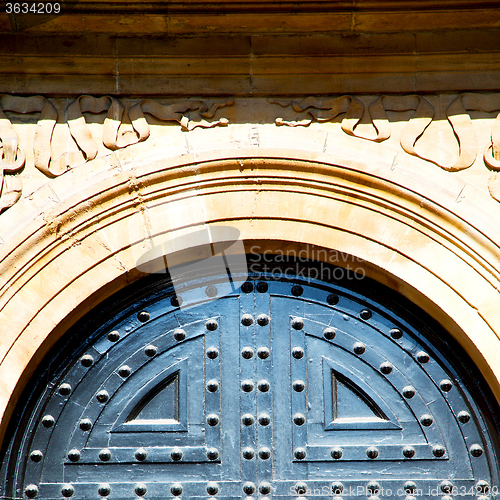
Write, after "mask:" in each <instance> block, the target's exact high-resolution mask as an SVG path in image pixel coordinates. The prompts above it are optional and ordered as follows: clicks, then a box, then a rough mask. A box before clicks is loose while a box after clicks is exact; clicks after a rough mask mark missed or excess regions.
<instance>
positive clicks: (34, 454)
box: [30, 450, 43, 463]
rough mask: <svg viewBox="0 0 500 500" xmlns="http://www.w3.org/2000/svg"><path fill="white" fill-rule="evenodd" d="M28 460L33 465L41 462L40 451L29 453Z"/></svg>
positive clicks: (41, 454)
mask: <svg viewBox="0 0 500 500" xmlns="http://www.w3.org/2000/svg"><path fill="white" fill-rule="evenodd" d="M30 459H31V461H32V462H35V463H38V462H41V461H42V459H43V453H42V452H41V451H40V450H33V451H32V452H31V453H30Z"/></svg>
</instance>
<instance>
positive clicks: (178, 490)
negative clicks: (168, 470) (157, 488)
mask: <svg viewBox="0 0 500 500" xmlns="http://www.w3.org/2000/svg"><path fill="white" fill-rule="evenodd" d="M170 493H172V495H174V497H178V496H179V495H182V484H179V483H174V484H173V485H172V486H170Z"/></svg>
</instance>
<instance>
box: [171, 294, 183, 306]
mask: <svg viewBox="0 0 500 500" xmlns="http://www.w3.org/2000/svg"><path fill="white" fill-rule="evenodd" d="M170 305H171V306H172V307H180V306H181V305H182V297H180V296H179V295H174V296H173V297H172V298H171V299H170Z"/></svg>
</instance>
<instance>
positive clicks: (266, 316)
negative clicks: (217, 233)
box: [2, 256, 499, 499]
mask: <svg viewBox="0 0 500 500" xmlns="http://www.w3.org/2000/svg"><path fill="white" fill-rule="evenodd" d="M266 262H268V263H269V262H270V260H269V256H267V258H266ZM272 266H273V267H272V268H271V269H269V266H268V267H267V269H266V270H263V271H262V272H259V271H258V269H257V268H256V266H255V265H254V266H252V268H251V269H252V271H253V272H252V273H250V276H249V280H248V281H246V282H245V283H244V284H243V285H242V286H241V288H238V289H237V290H236V291H234V292H233V293H232V294H229V295H227V296H225V297H220V298H219V297H217V285H218V283H219V282H222V280H223V279H226V278H227V276H224V277H220V276H211V277H210V278H207V277H204V278H200V277H199V276H197V277H193V278H192V279H189V277H186V280H185V283H183V284H182V285H181V286H176V289H175V290H176V293H174V292H173V289H172V287H171V286H170V283H169V282H168V281H167V280H165V279H152V280H151V279H150V280H146V281H139V282H137V283H136V284H134V285H133V286H132V287H129V288H127V289H125V290H124V291H122V292H120V293H119V294H118V296H116V297H114V298H113V299H112V300H110V301H109V300H108V301H107V302H106V303H105V305H103V306H101V307H100V308H98V309H97V310H93V311H92V312H90V313H89V314H88V315H87V316H86V317H85V318H84V319H83V320H82V321H80V322H79V323H78V324H77V325H76V326H75V327H73V328H72V329H71V330H70V331H69V332H68V334H67V335H65V336H64V337H63V339H62V341H61V342H60V343H59V347H58V348H57V349H53V351H52V352H57V353H58V354H57V355H55V356H54V355H53V354H51V355H50V357H49V358H48V359H47V360H46V362H45V363H44V364H43V366H42V367H41V369H40V370H39V371H38V373H37V376H36V378H35V379H34V380H35V381H34V382H33V384H32V385H31V387H30V388H29V390H28V391H26V392H25V394H24V397H23V399H22V407H21V408H20V409H19V412H18V415H17V416H18V418H17V419H14V420H15V424H13V427H11V431H12V436H13V437H12V439H11V442H10V447H9V449H8V451H7V455H6V460H5V461H4V467H3V471H2V476H3V478H2V481H3V489H4V492H5V493H4V495H5V496H7V497H24V498H26V497H27V498H35V497H36V498H40V499H41V498H43V499H54V498H62V497H66V498H70V497H73V498H82V499H92V498H95V499H98V498H101V497H106V498H107V497H109V498H110V499H115V498H116V499H118V498H138V497H146V498H148V499H160V498H165V497H167V498H172V497H183V498H187V497H189V498H207V497H216V498H245V497H277V498H281V497H285V498H290V497H293V496H299V495H302V496H307V495H314V496H319V497H324V498H330V497H331V496H332V495H333V496H353V495H354V496H362V497H379V498H380V497H383V496H388V497H391V496H397V497H405V496H406V497H408V498H410V497H413V496H426V497H432V496H438V497H440V498H446V499H447V498H449V497H451V496H452V495H454V496H458V495H463V496H467V497H470V498H476V497H481V496H483V497H484V496H487V495H490V494H491V493H492V492H493V493H494V487H495V485H498V479H499V478H498V468H499V462H498V461H499V450H498V444H497V442H496V438H495V437H494V434H493V433H494V430H493V426H494V425H495V424H494V423H493V419H494V418H495V417H494V414H493V411H494V410H492V407H491V406H490V407H488V405H486V404H485V401H492V398H491V396H490V395H489V394H488V390H487V389H486V388H485V387H486V385H485V384H484V383H483V382H482V380H481V377H480V375H479V374H478V373H477V372H476V371H475V370H474V369H473V368H472V364H471V363H468V362H467V359H468V358H467V356H466V355H465V354H464V353H463V352H461V351H460V348H459V347H458V346H457V345H456V344H455V343H454V342H453V340H452V339H451V338H450V337H449V336H448V335H446V332H443V331H442V330H441V329H440V328H439V327H438V326H437V325H436V324H434V323H432V321H431V320H429V319H428V318H427V317H426V315H425V313H423V312H422V311H421V310H419V309H416V308H414V307H412V305H411V304H409V303H407V301H406V300H405V299H404V298H403V297H401V296H398V295H397V294H395V293H393V292H391V291H390V290H388V289H386V288H383V287H380V286H377V285H376V284H374V283H373V282H371V280H368V279H365V280H358V279H356V276H355V275H351V276H348V275H347V274H346V273H345V270H342V271H341V273H340V274H342V276H340V275H339V274H338V273H337V275H335V272H334V270H335V269H340V268H332V267H328V266H324V265H322V266H321V268H320V270H318V267H317V266H316V265H314V263H307V264H305V263H301V264H300V266H297V265H294V266H288V264H282V263H278V262H273V263H272ZM257 267H258V266H257ZM312 271H314V272H312ZM349 278H352V279H349ZM187 292H189V294H190V296H191V297H193V294H196V295H197V297H198V300H197V304H196V305H195V306H194V307H190V308H188V309H183V308H182V295H183V293H187ZM497 425H498V424H497Z"/></svg>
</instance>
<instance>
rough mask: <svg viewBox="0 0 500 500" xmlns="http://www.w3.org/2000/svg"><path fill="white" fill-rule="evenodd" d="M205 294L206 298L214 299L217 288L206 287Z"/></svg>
mask: <svg viewBox="0 0 500 500" xmlns="http://www.w3.org/2000/svg"><path fill="white" fill-rule="evenodd" d="M205 293H206V294H207V297H210V298H214V297H216V296H217V293H218V290H217V287H215V286H213V285H210V286H207V288H206V289H205Z"/></svg>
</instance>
